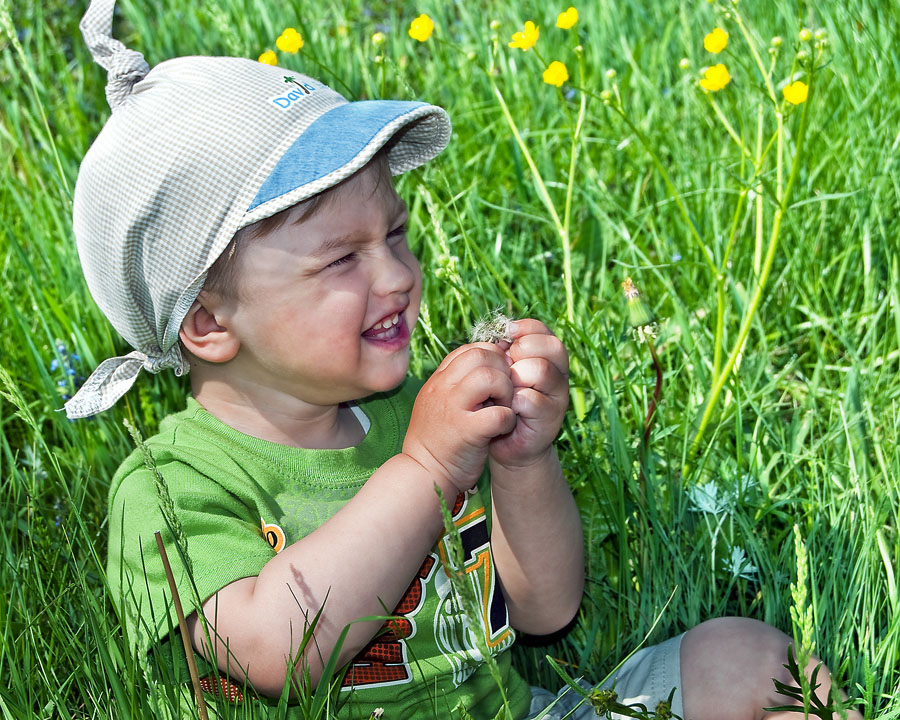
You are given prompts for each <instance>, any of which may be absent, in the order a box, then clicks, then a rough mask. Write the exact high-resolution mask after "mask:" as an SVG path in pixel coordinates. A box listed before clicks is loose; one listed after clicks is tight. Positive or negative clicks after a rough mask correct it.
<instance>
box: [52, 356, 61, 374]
mask: <svg viewBox="0 0 900 720" xmlns="http://www.w3.org/2000/svg"><path fill="white" fill-rule="evenodd" d="M58 367H59V360H58V359H57V358H53V359H52V360H51V361H50V372H56V368H58Z"/></svg>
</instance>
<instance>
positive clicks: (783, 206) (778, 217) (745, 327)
mask: <svg viewBox="0 0 900 720" xmlns="http://www.w3.org/2000/svg"><path fill="white" fill-rule="evenodd" d="M809 94H810V96H812V83H810V92H809ZM809 99H810V98H807V102H806V103H804V105H803V113H802V115H801V118H800V130H799V131H798V133H797V150H796V152H795V153H794V162H793V166H792V167H791V174H790V176H789V178H788V182H787V187H785V189H784V195H783V196H782V197H780V198H779V204H778V207H777V209H776V210H775V217H774V218H773V221H772V233H771V235H770V237H769V247H768V249H767V250H766V257H765V259H764V260H763V266H762V269H761V271H760V274H759V278H758V280H757V283H756V287H755V288H754V291H753V296H752V298H751V300H750V303H749V306H748V309H747V312H746V313H745V314H744V318H743V320H742V321H741V328H740V331H739V332H738V337H737V341H736V342H735V344H734V346H733V347H732V349H731V353H730V355H729V356H728V361H727V362H726V363H725V367H724V368H723V370H722V372H721V373H720V374H719V375H718V376H717V377H716V378H715V380H714V382H713V388H712V390H711V391H710V394H709V398H708V400H707V402H706V408H705V410H704V411H703V416H702V418H701V419H700V426H699V428H698V429H697V434H696V435H695V436H694V439H693V441H692V442H691V447H690V451H689V452H688V458H687V461H686V462H685V466H684V468H683V469H682V470H683V474H684V475H687V473H688V471H689V470H690V463H691V459H692V458H693V457H694V455H695V453H696V452H697V450H698V448H699V447H700V441H701V440H702V439H703V433H704V432H705V431H706V426H707V425H709V421H710V420H711V419H712V412H713V409H714V408H715V405H716V401H717V400H718V398H719V394H720V393H721V392H722V388H723V387H724V386H725V381H726V380H727V379H728V376H729V375H730V374H731V372H732V370H733V369H734V366H735V363H736V362H737V359H738V356H739V355H740V354H741V351H742V349H743V347H744V343H745V342H746V340H747V335H748V334H749V332H750V325H751V324H752V323H753V319H754V317H755V316H756V311H757V309H758V307H759V303H760V301H761V299H762V294H763V290H764V289H765V287H766V281H767V280H768V278H769V272H770V271H771V269H772V261H773V260H774V259H775V251H776V249H777V248H778V238H779V234H780V232H781V221H782V218H783V217H784V213H785V212H786V211H787V203H788V200H789V199H790V196H791V191H792V189H793V187H794V182H795V181H796V179H797V171H798V170H799V168H800V165H801V162H800V161H801V159H802V157H803V141H804V139H805V137H806V125H807V119H808V115H809ZM778 118H779V126H778V129H779V138H778V144H779V146H781V145H782V144H783V142H784V140H783V138H784V125H783V116H782V113H780V112H779V113H778ZM782 162H783V149H782V148H781V147H779V149H778V166H779V167H778V174H779V177H780V176H781V173H782V167H781V165H782Z"/></svg>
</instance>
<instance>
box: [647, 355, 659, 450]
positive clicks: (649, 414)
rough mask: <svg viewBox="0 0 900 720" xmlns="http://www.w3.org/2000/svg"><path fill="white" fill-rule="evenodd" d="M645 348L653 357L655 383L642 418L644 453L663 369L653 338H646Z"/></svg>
mask: <svg viewBox="0 0 900 720" xmlns="http://www.w3.org/2000/svg"><path fill="white" fill-rule="evenodd" d="M647 348H648V349H649V350H650V357H651V358H653V368H654V369H655V370H656V385H655V386H654V387H653V397H651V398H650V403H649V404H648V405H647V416H646V417H645V418H644V453H645V454H646V453H647V452H648V451H649V449H650V431H651V430H652V429H653V421H654V420H655V419H656V408H657V406H658V403H659V396H660V394H661V393H662V384H663V371H662V363H660V361H659V356H658V355H657V354H656V348H655V347H654V346H653V340H651V339H650V338H647Z"/></svg>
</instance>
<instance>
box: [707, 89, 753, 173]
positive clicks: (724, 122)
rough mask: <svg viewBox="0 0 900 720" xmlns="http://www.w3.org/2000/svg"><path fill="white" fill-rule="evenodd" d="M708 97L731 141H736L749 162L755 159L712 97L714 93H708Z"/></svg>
mask: <svg viewBox="0 0 900 720" xmlns="http://www.w3.org/2000/svg"><path fill="white" fill-rule="evenodd" d="M707 97H708V98H709V104H710V105H712V109H713V111H714V112H715V113H716V117H718V118H719V122H721V123H722V126H723V127H724V128H725V131H726V132H727V133H728V134H729V135H731V139H732V140H734V143H735V145H737V146H738V147H739V148H740V149H741V153H743V155H744V156H745V157H746V158H747V159H748V160H752V159H753V158H752V156H751V155H750V150H748V149H747V146H746V145H745V144H744V141H743V140H741V138H740V136H739V135H738V134H737V132H735V129H734V128H733V127H732V126H731V123H730V122H728V118H726V117H725V114H724V113H723V112H722V108H720V107H719V103H717V102H716V100H715V98H714V97H713V96H712V93H707Z"/></svg>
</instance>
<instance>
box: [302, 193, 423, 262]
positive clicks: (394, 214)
mask: <svg viewBox="0 0 900 720" xmlns="http://www.w3.org/2000/svg"><path fill="white" fill-rule="evenodd" d="M406 214H407V208H406V203H405V202H404V201H403V200H398V202H397V203H395V205H394V208H393V209H392V211H391V215H390V217H391V220H392V222H391V225H393V224H394V223H395V222H396V221H397V220H398V219H399V218H401V217H403V216H404V215H406ZM358 238H359V233H357V232H349V233H345V234H344V235H337V236H335V237H330V238H327V239H325V240H323V241H322V243H321V244H320V245H319V246H318V247H317V248H315V249H314V250H313V251H312V252H310V256H311V257H314V258H318V257H324V256H326V255H329V254H330V253H331V252H333V251H334V250H337V249H339V248H344V247H346V246H347V245H352V244H353V243H354V242H357V240H358Z"/></svg>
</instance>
